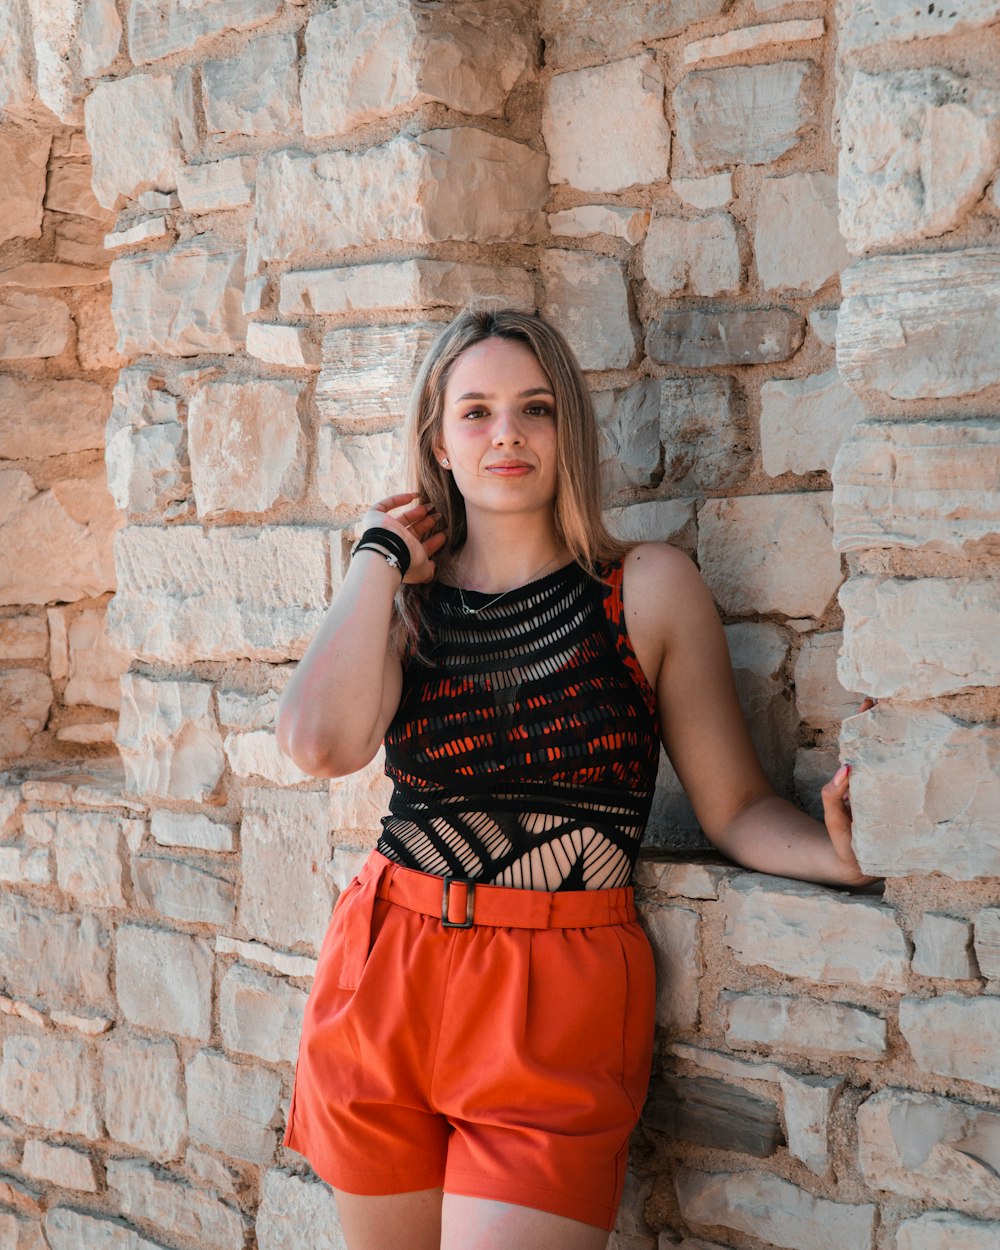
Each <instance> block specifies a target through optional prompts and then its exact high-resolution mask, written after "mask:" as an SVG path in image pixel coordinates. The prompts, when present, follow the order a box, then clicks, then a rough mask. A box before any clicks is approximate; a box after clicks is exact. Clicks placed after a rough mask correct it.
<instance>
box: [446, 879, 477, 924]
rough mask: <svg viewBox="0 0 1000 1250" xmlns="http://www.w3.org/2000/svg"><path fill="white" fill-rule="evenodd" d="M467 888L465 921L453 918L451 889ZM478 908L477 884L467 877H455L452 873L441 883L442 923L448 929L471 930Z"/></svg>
mask: <svg viewBox="0 0 1000 1250" xmlns="http://www.w3.org/2000/svg"><path fill="white" fill-rule="evenodd" d="M453 885H464V886H465V919H464V920H452V918H451V887H452V886H453ZM475 908H476V883H475V881H470V880H468V878H466V877H453V876H452V875H451V874H450V873H449V874H448V875H447V876H445V877H443V878H442V881H441V923H442V925H444V927H445V928H446V929H471V928H472V925H473V922H474V916H475Z"/></svg>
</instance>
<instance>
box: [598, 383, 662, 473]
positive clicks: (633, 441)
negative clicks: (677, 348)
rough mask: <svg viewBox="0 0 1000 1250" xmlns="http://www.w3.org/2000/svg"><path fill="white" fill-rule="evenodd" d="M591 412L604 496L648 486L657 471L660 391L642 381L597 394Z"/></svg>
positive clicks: (652, 384)
mask: <svg viewBox="0 0 1000 1250" xmlns="http://www.w3.org/2000/svg"><path fill="white" fill-rule="evenodd" d="M593 398H594V412H595V414H596V416H597V424H598V428H599V430H600V435H601V450H600V457H601V483H602V486H603V490H604V494H605V496H608V495H612V494H614V493H615V491H618V490H622V489H623V488H625V487H628V486H649V485H651V484H652V481H653V478H654V476H655V475H656V473H657V472H658V470H659V467H660V388H659V386H658V384H657V382H656V380H655V379H653V378H643V379H642V380H641V381H639V382H635V383H633V385H632V386H629V387H626V388H625V389H624V390H619V391H598V392H597V393H596V394H595V395H594V397H593Z"/></svg>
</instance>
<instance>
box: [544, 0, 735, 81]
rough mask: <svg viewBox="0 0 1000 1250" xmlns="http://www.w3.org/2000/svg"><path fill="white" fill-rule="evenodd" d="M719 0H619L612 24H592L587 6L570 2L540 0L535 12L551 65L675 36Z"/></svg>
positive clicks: (715, 8) (719, 5)
mask: <svg viewBox="0 0 1000 1250" xmlns="http://www.w3.org/2000/svg"><path fill="white" fill-rule="evenodd" d="M724 8H725V4H724V3H723V0H664V2H663V3H658V4H650V3H649V0H623V3H622V4H620V5H618V6H617V7H616V9H615V14H614V17H615V20H614V21H613V22H606V23H599V22H598V23H595V21H594V15H593V12H592V10H590V9H586V8H581V7H580V6H579V4H577V3H575V0H542V3H541V6H540V10H539V16H540V23H541V29H542V36H543V37H544V39H545V56H546V60H551V61H552V62H553V63H555V64H556V65H565V64H568V63H570V62H573V61H577V60H580V61H587V60H589V61H593V60H597V59H600V60H606V59H608V58H610V57H614V56H621V55H622V53H624V52H627V51H628V50H629V49H630V48H631V47H632V46H633V45H635V44H638V43H648V42H650V41H652V40H654V39H664V38H666V37H667V36H668V35H676V34H678V33H679V32H680V31H682V30H683V29H684V28H685V27H686V26H688V25H689V24H690V23H692V22H700V21H702V20H703V19H704V18H709V17H716V16H717V15H718V14H719V13H721V12H722V11H723V9H724Z"/></svg>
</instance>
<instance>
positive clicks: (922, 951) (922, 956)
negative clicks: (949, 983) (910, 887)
mask: <svg viewBox="0 0 1000 1250" xmlns="http://www.w3.org/2000/svg"><path fill="white" fill-rule="evenodd" d="M981 914H982V913H980V915H981ZM977 926H978V921H977ZM913 945H914V951H913V971H914V972H919V973H920V975H921V976H924V977H947V978H948V979H949V980H953V981H961V980H967V979H969V978H970V977H977V976H979V967H978V965H977V963H976V956H975V954H974V953H973V949H972V924H971V922H970V921H968V920H960V919H959V918H958V917H957V916H947V915H944V914H942V913H941V912H933V911H928V912H924V914H923V915H922V916H921V918H920V920H919V922H918V924H917V926H916V929H915V930H914V933H913ZM984 971H985V970H984Z"/></svg>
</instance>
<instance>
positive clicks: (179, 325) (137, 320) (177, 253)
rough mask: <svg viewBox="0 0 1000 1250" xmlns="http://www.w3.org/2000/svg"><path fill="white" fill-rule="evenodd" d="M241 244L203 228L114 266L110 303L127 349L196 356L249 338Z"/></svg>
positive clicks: (236, 347)
mask: <svg viewBox="0 0 1000 1250" xmlns="http://www.w3.org/2000/svg"><path fill="white" fill-rule="evenodd" d="M243 262H244V255H243V252H242V251H239V250H237V249H233V248H231V247H229V246H227V245H226V244H225V243H223V242H222V241H221V240H219V239H216V238H214V237H213V236H212V235H207V234H206V235H198V236H196V237H195V238H194V239H191V240H189V241H187V242H184V243H180V244H178V246H177V247H175V248H173V249H172V250H171V251H169V252H161V253H158V254H157V255H155V256H150V257H148V258H147V257H145V256H143V255H142V254H141V253H140V254H138V255H136V256H122V257H120V258H119V259H118V260H116V261H115V262H114V263H113V264H112V266H111V282H112V290H113V292H114V296H113V301H112V305H111V311H112V314H113V316H114V319H115V326H116V327H117V330H118V350H119V351H120V352H124V353H125V354H126V355H139V354H142V353H147V354H149V355H161V354H164V355H168V356H197V355H199V354H200V353H201V352H234V351H237V350H239V349H240V348H241V347H242V345H243V340H244V338H245V336H246V318H245V316H244V313H243V282H244V279H243Z"/></svg>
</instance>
